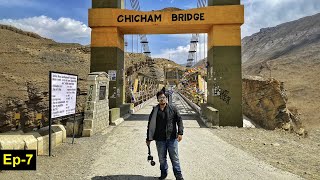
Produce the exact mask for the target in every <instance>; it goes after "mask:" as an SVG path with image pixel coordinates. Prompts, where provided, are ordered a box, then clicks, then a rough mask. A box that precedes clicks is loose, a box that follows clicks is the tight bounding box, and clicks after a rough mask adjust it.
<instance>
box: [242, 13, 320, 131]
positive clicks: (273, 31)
mask: <svg viewBox="0 0 320 180" xmlns="http://www.w3.org/2000/svg"><path fill="white" fill-rule="evenodd" d="M242 45H243V51H242V60H243V74H246V75H259V76H262V77H267V78H269V77H273V78H275V79H277V80H279V81H282V82H284V84H285V88H286V90H287V95H288V97H289V101H288V107H289V108H291V109H298V112H299V113H301V114H300V117H301V119H302V120H303V121H304V124H305V125H306V126H307V127H308V128H309V129H310V128H311V129H313V128H316V127H320V112H319V111H318V110H319V109H320V103H319V101H318V99H319V98H320V92H319V89H320V80H319V72H320V14H316V15H313V16H309V17H305V18H301V19H299V20H296V21H292V22H287V23H284V24H280V25H278V26H276V27H271V28H265V29H261V30H260V32H258V33H256V34H253V35H252V36H249V37H245V38H244V39H243V40H242Z"/></svg>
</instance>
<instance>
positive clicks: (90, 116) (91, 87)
mask: <svg viewBox="0 0 320 180" xmlns="http://www.w3.org/2000/svg"><path fill="white" fill-rule="evenodd" d="M108 90H109V78H108V74H107V73H105V72H93V73H90V74H89V77H88V95H87V101H86V105H85V111H84V112H85V117H84V121H83V131H82V136H92V135H93V134H95V133H97V132H99V131H101V130H103V129H104V128H106V127H108V126H109V100H108V94H109V91H108Z"/></svg>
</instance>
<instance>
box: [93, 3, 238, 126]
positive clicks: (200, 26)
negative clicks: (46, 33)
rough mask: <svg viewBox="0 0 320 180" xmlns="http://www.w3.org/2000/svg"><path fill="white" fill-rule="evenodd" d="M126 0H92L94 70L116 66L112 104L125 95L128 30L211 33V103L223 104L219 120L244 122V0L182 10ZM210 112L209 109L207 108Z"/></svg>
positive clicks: (219, 106) (223, 123)
mask: <svg viewBox="0 0 320 180" xmlns="http://www.w3.org/2000/svg"><path fill="white" fill-rule="evenodd" d="M123 8H124V1H123V0H92V8H91V9H89V26H90V27H91V29H92V32H91V65H90V72H99V71H104V72H108V71H109V70H116V81H110V84H109V94H110V95H112V94H116V96H115V97H109V98H110V99H109V107H110V108H115V107H119V106H120V105H122V104H123V103H124V101H125V87H124V79H125V74H124V73H125V71H124V35H125V34H182V33H207V34H208V41H207V42H208V67H207V77H208V88H207V94H208V99H207V102H208V106H211V107H213V108H215V109H217V110H219V119H220V121H219V125H220V126H238V127H242V121H243V119H242V74H241V30H240V26H241V25H242V24H243V23H244V7H243V5H240V0H209V1H208V7H204V8H196V9H190V10H181V11H170V12H162V11H161V12H160V11H150V12H142V11H134V10H126V9H123ZM207 113H209V114H207V115H208V116H210V113H215V112H210V111H209V112H207Z"/></svg>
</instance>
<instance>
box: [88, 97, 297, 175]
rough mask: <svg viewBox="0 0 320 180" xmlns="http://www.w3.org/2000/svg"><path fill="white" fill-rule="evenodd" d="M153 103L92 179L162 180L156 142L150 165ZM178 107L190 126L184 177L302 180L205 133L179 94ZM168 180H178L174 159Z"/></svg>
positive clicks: (96, 164)
mask: <svg viewBox="0 0 320 180" xmlns="http://www.w3.org/2000/svg"><path fill="white" fill-rule="evenodd" d="M156 104H157V102H156V101H153V102H152V103H151V104H149V105H147V106H146V107H144V108H143V109H141V110H140V111H138V112H136V113H135V114H133V115H132V116H131V117H130V118H128V119H127V120H126V121H125V122H123V123H122V124H121V125H119V126H118V127H116V128H114V129H113V132H112V133H111V134H110V136H108V138H107V139H106V140H105V144H104V145H103V146H102V147H101V148H100V150H99V151H100V152H99V153H98V154H99V157H98V158H96V159H95V160H94V161H93V164H92V165H91V168H90V170H89V174H88V176H87V178H90V179H91V178H93V179H104V178H105V179H139V180H141V179H142V180H143V179H154V178H153V177H157V176H159V175H160V170H159V163H158V158H157V151H156V148H155V144H154V142H152V144H151V152H152V155H153V156H154V159H155V161H156V166H154V167H152V166H151V165H150V164H149V163H148V162H147V161H146V158H147V146H146V144H145V138H146V127H147V122H148V121H147V119H148V116H149V113H150V112H151V109H152V106H154V105H156ZM173 104H174V105H176V106H177V107H178V109H179V110H180V112H181V114H182V117H183V120H184V126H185V134H184V136H183V140H182V141H181V142H180V143H179V153H180V163H181V168H182V173H183V175H184V177H185V179H188V180H193V179H194V180H198V179H201V180H204V179H236V180H238V179H260V180H262V179H266V180H267V179H268V180H269V179H300V178H299V177H297V176H296V175H293V174H290V173H288V172H284V171H282V170H279V169H276V168H274V167H272V166H271V165H268V164H266V163H264V162H262V161H259V160H257V159H256V158H254V157H252V156H251V155H249V154H248V153H246V152H244V151H242V150H240V149H237V148H235V147H234V146H232V145H230V144H228V143H226V142H225V141H223V140H221V139H220V138H218V137H217V136H215V135H214V134H213V133H212V132H213V131H214V129H208V128H205V127H204V126H203V125H202V124H201V121H199V120H198V118H197V116H198V115H197V114H196V113H195V112H194V111H193V110H192V109H191V108H190V107H189V106H188V105H187V103H186V102H185V101H183V99H182V98H180V97H179V96H178V95H177V94H175V95H174V96H173ZM168 164H169V175H168V179H175V178H174V176H173V172H172V168H171V167H172V166H171V161H170V160H169V157H168Z"/></svg>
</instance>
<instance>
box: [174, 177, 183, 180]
mask: <svg viewBox="0 0 320 180" xmlns="http://www.w3.org/2000/svg"><path fill="white" fill-rule="evenodd" d="M176 180H184V179H183V177H178V178H176Z"/></svg>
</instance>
